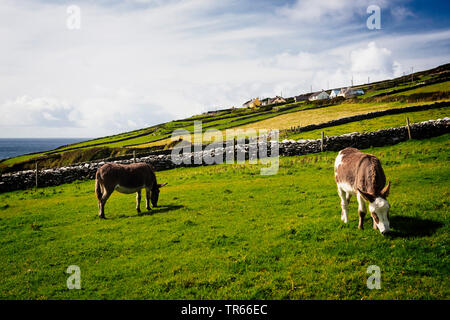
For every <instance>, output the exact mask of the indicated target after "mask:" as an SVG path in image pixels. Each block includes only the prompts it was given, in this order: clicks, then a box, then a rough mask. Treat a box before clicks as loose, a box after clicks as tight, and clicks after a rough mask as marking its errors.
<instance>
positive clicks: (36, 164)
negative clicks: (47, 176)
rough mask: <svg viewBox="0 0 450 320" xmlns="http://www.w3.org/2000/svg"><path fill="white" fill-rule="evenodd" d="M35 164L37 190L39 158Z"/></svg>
mask: <svg viewBox="0 0 450 320" xmlns="http://www.w3.org/2000/svg"><path fill="white" fill-rule="evenodd" d="M35 166H36V183H35V185H36V190H37V188H38V161H37V160H35Z"/></svg>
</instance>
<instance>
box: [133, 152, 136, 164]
mask: <svg viewBox="0 0 450 320" xmlns="http://www.w3.org/2000/svg"><path fill="white" fill-rule="evenodd" d="M133 162H134V163H136V150H133Z"/></svg>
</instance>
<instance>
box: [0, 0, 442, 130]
mask: <svg viewBox="0 0 450 320" xmlns="http://www.w3.org/2000/svg"><path fill="white" fill-rule="evenodd" d="M70 5H76V6H78V8H79V9H80V10H81V11H80V13H81V15H80V17H81V20H80V26H81V28H80V29H75V30H70V29H69V28H67V20H68V18H69V15H70V14H69V13H68V12H67V8H68V7H69V6H70ZM369 5H378V6H379V7H380V8H381V29H380V30H369V29H368V28H367V26H366V20H367V18H368V17H369V14H367V12H366V10H367V7H368V6H369ZM449 9H450V8H449V4H448V1H397V0H393V1H387V0H381V1H371V0H299V1H294V0H289V1H268V0H262V1H255V0H253V1H249V0H239V1H238V0H228V1H216V0H185V1H179V0H165V1H163V0H123V1H119V0H103V1H88V0H85V1H81V0H79V1H76V0H73V1H56V0H34V1H32V0H3V1H1V2H0V41H1V43H2V48H7V50H1V51H0V83H1V84H2V86H1V87H2V88H1V89H0V112H1V113H2V115H3V116H2V117H1V119H0V137H97V136H104V135H110V134H115V133H119V132H123V131H129V130H134V129H138V128H142V127H145V126H150V125H153V124H156V123H160V122H162V121H170V120H173V119H177V118H182V117H186V116H190V115H193V114H198V113H201V112H204V111H206V110H214V109H215V108H224V107H231V106H239V105H241V104H242V103H243V102H244V101H246V100H248V99H250V98H252V97H261V98H264V97H268V96H274V95H278V94H280V93H282V94H283V95H284V96H291V95H294V94H299V93H302V92H305V91H309V90H310V87H311V86H312V87H313V90H320V89H328V88H335V87H342V86H348V85H349V84H350V79H351V78H352V77H353V78H354V81H355V83H356V84H357V83H364V82H367V78H368V77H370V79H371V80H372V81H376V80H382V79H386V78H392V77H395V76H399V75H402V74H403V73H404V72H405V73H409V72H410V70H411V68H412V67H413V68H414V71H418V70H423V69H427V68H432V67H435V66H437V65H440V64H444V63H448V62H450V61H449V60H450V59H449V58H450V55H449V52H450V51H449V47H450V24H449V21H450V19H448V12H449Z"/></svg>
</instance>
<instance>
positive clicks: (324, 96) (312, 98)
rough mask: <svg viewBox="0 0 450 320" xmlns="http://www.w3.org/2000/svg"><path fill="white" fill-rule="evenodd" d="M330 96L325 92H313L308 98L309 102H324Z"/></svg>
mask: <svg viewBox="0 0 450 320" xmlns="http://www.w3.org/2000/svg"><path fill="white" fill-rule="evenodd" d="M329 98H330V96H329V95H328V93H326V92H325V91H323V90H322V91H321V92H315V93H313V94H312V95H310V96H309V101H316V100H326V99H329Z"/></svg>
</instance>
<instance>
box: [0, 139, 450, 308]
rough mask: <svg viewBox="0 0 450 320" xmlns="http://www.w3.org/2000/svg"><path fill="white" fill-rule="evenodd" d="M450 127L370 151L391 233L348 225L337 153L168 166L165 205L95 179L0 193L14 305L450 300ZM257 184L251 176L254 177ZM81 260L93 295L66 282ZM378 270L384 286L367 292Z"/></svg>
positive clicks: (2, 252)
mask: <svg viewBox="0 0 450 320" xmlns="http://www.w3.org/2000/svg"><path fill="white" fill-rule="evenodd" d="M449 138H450V135H449V134H447V135H445V136H441V137H437V138H433V139H429V140H423V141H414V140H413V141H408V142H404V143H401V144H398V145H395V146H389V147H383V148H374V149H370V150H367V151H368V152H370V153H373V154H375V155H377V156H378V157H379V158H380V159H381V161H382V163H383V167H384V169H385V172H386V175H387V177H388V179H390V180H391V181H392V187H391V195H390V196H389V201H390V203H391V206H392V209H391V213H390V215H391V227H392V230H393V232H392V235H391V236H389V237H387V236H386V237H383V236H381V235H380V234H379V232H378V231H375V230H373V229H372V228H371V221H370V218H366V221H365V226H366V229H365V230H358V228H357V224H358V222H357V221H358V214H357V204H356V200H355V199H352V201H351V207H350V214H349V220H350V221H349V223H348V224H346V225H345V224H343V223H342V222H341V221H340V200H339V197H338V195H337V192H336V185H335V182H334V174H333V163H334V158H335V156H336V153H335V152H326V153H321V154H316V155H308V156H298V157H286V158H281V159H280V169H279V172H278V174H276V175H273V176H261V175H260V174H259V169H260V166H259V165H215V166H209V167H196V168H180V169H175V170H170V171H163V172H159V173H157V177H158V181H159V182H160V183H161V182H169V185H168V186H166V187H164V189H162V190H161V196H160V201H159V205H160V207H159V208H156V209H154V210H151V211H150V212H143V213H141V214H137V213H136V211H135V209H134V206H135V196H134V195H123V194H119V193H114V194H113V195H112V196H111V198H110V200H109V201H108V203H107V205H106V217H107V218H108V219H107V220H100V219H98V218H97V202H96V198H95V196H94V181H83V182H75V183H72V184H68V185H63V186H58V187H49V188H45V189H38V191H37V192H36V191H32V190H29V191H16V192H11V193H5V194H0V244H1V245H0V257H1V259H0V268H1V271H2V277H1V281H0V297H1V298H2V299H358V300H359V299H449V298H450V282H449V271H450V270H449V252H448V247H449V226H450V224H449V216H448V214H449V192H450V190H449V187H450V184H449V181H450V168H449V166H448V163H449V157H450V153H449V150H450V140H449ZM243 182H245V183H243ZM69 265H78V266H79V267H80V269H81V289H80V290H68V289H67V287H66V280H67V278H68V276H69V275H68V274H66V273H65V271H66V269H67V267H68V266H69ZM370 265H377V266H379V267H380V269H381V289H380V290H369V289H368V288H367V287H366V280H367V277H368V276H369V274H367V273H366V270H367V268H368V267H369V266H370Z"/></svg>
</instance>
